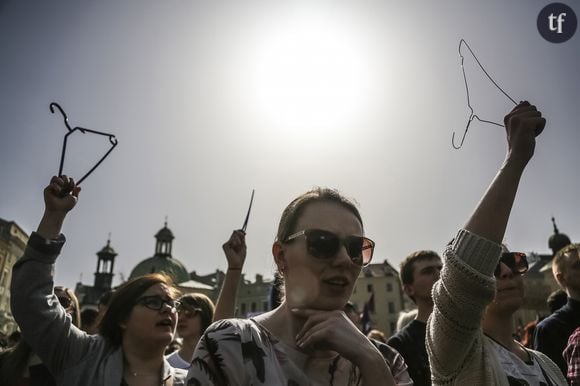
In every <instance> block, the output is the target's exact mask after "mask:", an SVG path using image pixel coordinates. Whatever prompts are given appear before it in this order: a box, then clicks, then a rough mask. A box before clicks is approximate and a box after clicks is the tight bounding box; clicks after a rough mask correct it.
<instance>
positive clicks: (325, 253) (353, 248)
mask: <svg viewBox="0 0 580 386" xmlns="http://www.w3.org/2000/svg"><path fill="white" fill-rule="evenodd" d="M302 235H304V237H305V238H306V248H307V250H308V253H310V254H311V255H312V256H314V257H317V258H319V259H330V258H332V257H334V256H336V254H337V253H338V250H339V249H340V245H341V244H342V245H344V247H345V248H346V251H347V253H348V255H349V256H350V258H351V260H352V261H353V263H355V264H357V265H361V266H363V267H365V266H367V265H369V263H370V262H371V260H372V258H373V251H374V249H375V242H374V241H372V240H371V239H369V238H367V237H363V236H345V237H339V236H338V235H337V234H335V233H333V232H330V231H325V230H322V229H306V230H303V231H300V232H296V233H294V234H292V235H290V236H288V237H287V238H286V241H285V242H286V243H287V242H290V241H292V240H294V239H295V238H297V237H299V236H302Z"/></svg>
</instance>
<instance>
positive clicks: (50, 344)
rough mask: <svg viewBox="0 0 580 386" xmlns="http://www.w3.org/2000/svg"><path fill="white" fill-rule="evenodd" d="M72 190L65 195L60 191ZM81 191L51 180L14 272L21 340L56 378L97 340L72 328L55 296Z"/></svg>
mask: <svg viewBox="0 0 580 386" xmlns="http://www.w3.org/2000/svg"><path fill="white" fill-rule="evenodd" d="M63 190H64V191H68V192H69V193H67V194H66V195H65V196H64V197H61V196H60V192H61V191H63ZM79 192H80V188H79V187H78V186H76V185H75V183H74V181H73V180H72V179H69V178H67V177H66V176H63V177H53V178H52V179H51V181H50V184H49V185H48V186H47V187H46V188H45V189H44V202H45V212H44V215H43V217H42V220H41V221H40V224H39V226H38V230H37V231H36V232H34V233H33V234H32V235H31V237H30V240H29V242H28V245H27V246H26V250H25V252H24V256H22V258H20V259H19V260H18V262H17V263H16V264H15V265H14V268H13V270H12V284H11V289H10V291H11V307H12V313H13V315H14V318H15V319H16V322H17V323H18V325H19V326H20V329H21V330H22V335H23V338H24V339H25V340H26V342H27V343H28V344H29V345H30V346H31V347H32V349H33V351H34V352H35V353H36V354H37V355H38V356H39V357H40V358H41V359H42V361H43V362H44V363H45V364H46V365H47V366H48V368H49V369H50V370H51V372H52V373H53V374H54V375H55V377H56V378H57V380H58V376H59V373H60V371H61V370H62V369H63V368H64V367H65V366H66V365H71V363H73V362H74V361H76V360H80V358H81V357H82V356H83V355H85V354H86V353H88V352H89V351H90V347H91V344H92V343H91V342H93V339H92V338H90V337H88V336H87V335H86V334H85V333H84V332H82V331H80V330H79V329H78V328H76V327H75V326H74V325H73V324H72V320H71V318H70V317H69V316H67V314H66V312H65V310H64V308H62V307H61V306H60V304H59V302H58V299H57V297H56V296H55V295H54V292H53V288H54V280H53V279H54V277H53V274H54V262H55V261H56V258H57V256H58V254H59V253H60V250H61V248H62V246H63V244H64V242H65V239H64V236H63V235H62V234H61V233H60V231H61V228H62V225H63V222H64V219H65V217H66V214H67V213H68V212H69V211H70V210H71V209H72V208H73V207H74V206H75V205H76V203H77V199H78V194H79Z"/></svg>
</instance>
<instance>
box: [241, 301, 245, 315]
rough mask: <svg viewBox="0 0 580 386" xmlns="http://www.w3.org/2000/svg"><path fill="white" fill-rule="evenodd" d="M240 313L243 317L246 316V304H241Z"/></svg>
mask: <svg viewBox="0 0 580 386" xmlns="http://www.w3.org/2000/svg"><path fill="white" fill-rule="evenodd" d="M240 313H241V314H242V316H246V303H242V304H240Z"/></svg>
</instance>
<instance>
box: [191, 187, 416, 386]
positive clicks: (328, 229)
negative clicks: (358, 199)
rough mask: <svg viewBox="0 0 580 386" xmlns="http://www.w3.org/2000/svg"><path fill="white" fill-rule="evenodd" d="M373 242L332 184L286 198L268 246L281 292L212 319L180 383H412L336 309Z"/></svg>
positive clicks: (397, 362) (399, 364) (396, 361)
mask: <svg viewBox="0 0 580 386" xmlns="http://www.w3.org/2000/svg"><path fill="white" fill-rule="evenodd" d="M373 249H374V242H373V241H372V240H370V239H369V238H367V237H365V236H364V230H363V223H362V219H361V216H360V214H359V211H358V209H357V208H356V206H355V205H353V204H352V202H351V201H349V200H348V199H346V198H344V197H343V196H341V195H340V194H339V193H338V192H336V191H334V190H330V189H315V190H312V191H310V192H307V193H305V194H303V195H301V196H299V197H298V198H296V199H295V200H293V201H292V202H291V203H290V204H289V205H288V206H287V208H286V209H285V210H284V212H283V214H282V218H281V220H280V224H279V227H278V233H277V237H276V241H275V242H274V244H273V246H272V254H273V257H274V261H275V263H276V265H277V268H278V271H279V272H280V274H281V276H282V278H283V280H284V291H285V298H284V300H283V301H282V303H281V305H280V306H279V307H278V308H276V309H275V310H272V311H270V312H267V313H265V314H262V315H260V316H258V317H255V318H251V319H248V320H245V319H227V320H222V321H219V322H216V323H214V324H212V325H211V326H210V327H209V328H208V329H207V330H206V332H205V334H204V336H203V337H202V339H201V341H200V343H199V344H198V346H197V348H196V350H195V353H194V358H193V361H192V365H191V367H190V370H189V374H188V382H189V383H188V384H190V385H226V384H232V385H329V384H330V385H395V384H399V385H410V384H412V382H411V381H410V378H409V375H408V373H407V370H406V365H405V364H404V361H403V359H402V357H401V356H400V355H399V354H398V353H396V351H394V350H393V349H391V348H390V347H389V346H387V345H385V344H383V343H380V342H377V341H373V340H369V339H368V338H367V337H366V336H364V335H363V334H362V332H361V331H359V329H358V328H357V327H356V326H355V325H354V324H353V323H352V322H351V321H350V320H349V319H348V318H347V316H346V315H345V313H344V312H343V308H344V306H345V304H346V303H347V301H348V300H349V298H350V296H351V293H352V290H353V286H354V284H355V281H356V279H357V277H358V275H359V273H360V271H361V268H362V267H363V266H364V265H367V264H369V263H370V261H371V258H372V256H373Z"/></svg>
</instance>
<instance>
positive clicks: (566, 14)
mask: <svg viewBox="0 0 580 386" xmlns="http://www.w3.org/2000/svg"><path fill="white" fill-rule="evenodd" d="M537 24H538V31H539V32H540V35H542V37H543V38H544V39H546V40H547V41H549V42H552V43H563V42H565V41H567V40H569V39H570V38H571V37H572V36H573V35H574V33H575V32H576V27H577V26H578V19H576V14H575V13H574V11H573V10H572V8H570V7H569V6H567V5H566V4H562V3H552V4H548V5H546V6H545V7H544V9H542V10H541V11H540V14H539V15H538V21H537Z"/></svg>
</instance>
